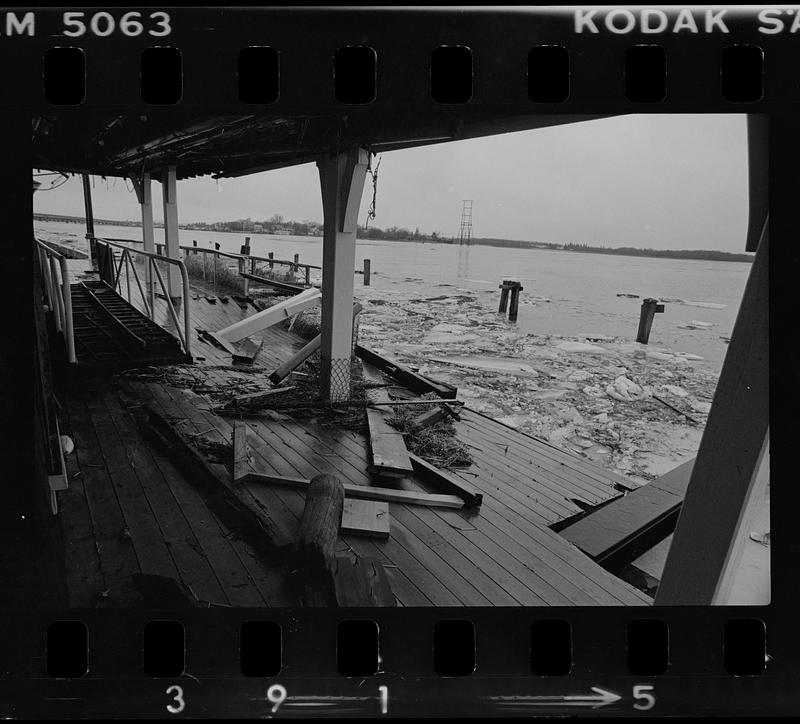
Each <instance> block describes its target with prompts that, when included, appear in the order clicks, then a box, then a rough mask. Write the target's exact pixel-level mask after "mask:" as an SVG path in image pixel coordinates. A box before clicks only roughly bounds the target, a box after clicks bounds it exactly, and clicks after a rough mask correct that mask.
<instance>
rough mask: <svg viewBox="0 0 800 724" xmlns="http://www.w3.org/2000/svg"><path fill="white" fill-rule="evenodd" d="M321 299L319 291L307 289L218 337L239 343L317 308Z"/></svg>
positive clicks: (247, 318)
mask: <svg viewBox="0 0 800 724" xmlns="http://www.w3.org/2000/svg"><path fill="white" fill-rule="evenodd" d="M321 299H322V293H321V292H320V291H319V289H307V290H306V291H304V292H303V293H302V294H298V295H297V296H295V297H290V298H289V299H286V300H285V301H283V302H279V303H278V304H274V305H272V306H271V307H267V308H266V309H264V310H263V311H261V312H258V313H256V314H253V315H252V316H250V317H246V318H245V319H242V320H240V321H238V322H235V323H234V324H231V325H229V326H227V327H225V328H224V329H220V330H218V331H217V335H218V336H220V337H222V338H224V339H227V340H228V341H229V342H231V343H233V342H238V341H239V340H240V339H244V338H245V337H249V336H250V335H251V334H255V333H256V332H260V331H261V330H263V329H267V328H268V327H272V326H274V325H276V324H278V322H282V321H283V320H284V319H289V318H290V317H292V316H294V315H295V314H297V313H298V312H301V311H303V310H305V309H309V308H311V307H314V306H316V305H317V304H319V303H320V300H321Z"/></svg>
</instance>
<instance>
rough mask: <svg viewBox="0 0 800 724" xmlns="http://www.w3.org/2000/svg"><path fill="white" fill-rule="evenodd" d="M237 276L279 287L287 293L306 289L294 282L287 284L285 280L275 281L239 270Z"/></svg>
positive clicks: (298, 292) (295, 292) (296, 292)
mask: <svg viewBox="0 0 800 724" xmlns="http://www.w3.org/2000/svg"><path fill="white" fill-rule="evenodd" d="M239 276H241V277H244V278H245V279H248V280H249V281H252V282H258V283H259V284H266V285H267V286H270V287H273V288H275V289H280V291H282V292H288V293H289V294H300V293H301V292H304V291H306V290H305V288H304V287H298V286H297V285H296V284H287V283H286V282H276V281H275V280H274V279H267V278H266V277H259V276H256V275H255V274H248V273H247V272H239Z"/></svg>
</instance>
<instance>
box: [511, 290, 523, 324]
mask: <svg viewBox="0 0 800 724" xmlns="http://www.w3.org/2000/svg"><path fill="white" fill-rule="evenodd" d="M512 285H513V286H512V287H511V304H510V305H509V308H508V321H509V322H516V321H517V314H518V313H519V293H520V292H521V291H522V284H520V283H519V282H512Z"/></svg>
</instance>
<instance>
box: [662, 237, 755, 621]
mask: <svg viewBox="0 0 800 724" xmlns="http://www.w3.org/2000/svg"><path fill="white" fill-rule="evenodd" d="M767 223H768V222H767ZM767 223H765V224H764V228H763V230H762V235H761V241H760V243H759V245H758V250H757V251H756V257H755V261H754V262H753V266H752V267H751V269H750V276H749V278H748V280H747V285H746V287H745V290H744V295H743V297H742V302H741V306H740V307H739V314H738V315H737V317H736V324H735V325H734V327H733V333H732V334H731V341H730V343H729V345H728V351H727V353H726V355H725V362H724V364H723V366H722V372H721V373H720V377H719V382H718V383H717V390H716V392H715V394H714V402H713V404H712V406H711V410H710V412H709V416H708V421H707V422H706V428H705V430H704V432H703V438H702V440H701V441H700V449H699V450H698V452H697V460H696V461H695V464H694V469H693V470H692V477H691V480H690V481H689V487H688V488H687V491H686V497H685V499H684V502H683V507H682V509H681V513H680V517H679V518H678V524H677V526H676V528H675V534H674V537H673V540H672V545H671V546H670V549H669V554H668V556H667V561H666V563H665V565H664V571H663V574H662V576H661V583H660V584H659V587H658V592H657V593H656V597H655V604H656V605H687V606H692V605H698V606H702V605H708V604H724V603H726V602H727V594H728V590H729V585H730V581H731V578H732V576H733V575H734V574H735V573H736V570H737V568H738V563H739V561H738V557H739V554H740V552H741V540H742V536H746V535H747V534H748V532H749V531H748V528H747V525H748V520H747V518H748V512H749V511H750V510H752V503H753V501H754V500H757V499H758V496H759V487H760V486H763V485H765V484H766V483H765V482H763V478H762V479H761V480H762V482H759V470H760V468H761V466H762V464H763V462H764V457H765V454H766V446H767V442H768V434H769V236H768V233H767ZM763 472H766V471H763Z"/></svg>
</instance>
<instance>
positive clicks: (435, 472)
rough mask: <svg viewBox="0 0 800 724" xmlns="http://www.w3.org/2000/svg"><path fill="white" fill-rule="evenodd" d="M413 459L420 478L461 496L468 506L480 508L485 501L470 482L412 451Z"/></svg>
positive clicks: (409, 455) (411, 457)
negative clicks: (460, 478) (432, 463)
mask: <svg viewBox="0 0 800 724" xmlns="http://www.w3.org/2000/svg"><path fill="white" fill-rule="evenodd" d="M408 457H409V458H410V459H411V464H412V465H413V466H414V472H415V473H416V475H417V477H418V478H419V479H420V480H423V481H425V482H426V483H430V484H431V485H435V486H436V487H437V488H440V489H441V490H445V491H447V492H448V493H452V494H454V495H457V496H458V497H459V498H461V499H462V500H463V501H464V503H465V504H466V505H467V507H470V508H479V507H480V505H481V503H482V502H483V494H482V493H479V492H478V491H477V490H475V488H473V487H472V486H471V485H469V484H468V483H465V482H464V481H463V480H459V479H458V478H456V477H455V476H454V475H451V474H450V473H448V472H447V471H445V470H442V469H440V468H437V467H436V466H435V465H431V464H430V463H429V462H428V461H427V460H423V459H422V458H421V457H419V455H415V454H414V453H412V452H409V453H408Z"/></svg>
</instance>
